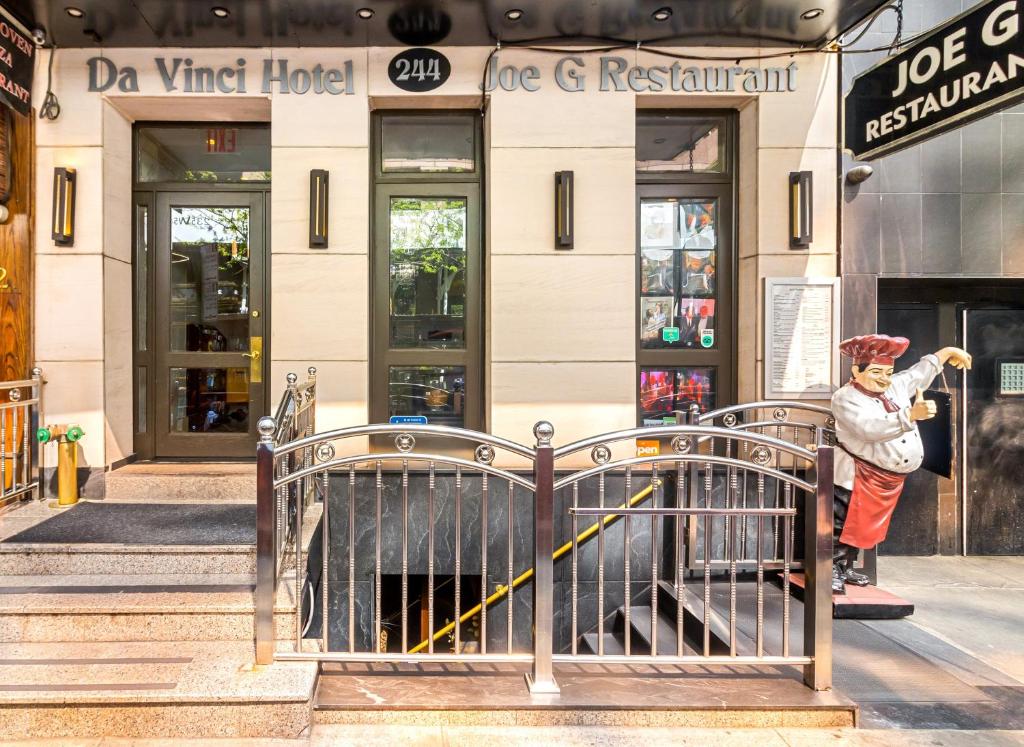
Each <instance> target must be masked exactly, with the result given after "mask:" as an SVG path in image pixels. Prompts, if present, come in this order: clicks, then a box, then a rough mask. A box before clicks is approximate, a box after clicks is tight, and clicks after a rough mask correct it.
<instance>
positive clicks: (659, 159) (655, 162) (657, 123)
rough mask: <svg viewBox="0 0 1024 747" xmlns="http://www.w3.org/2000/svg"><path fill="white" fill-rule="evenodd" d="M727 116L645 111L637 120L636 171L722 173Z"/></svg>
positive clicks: (723, 168) (724, 166) (724, 167)
mask: <svg viewBox="0 0 1024 747" xmlns="http://www.w3.org/2000/svg"><path fill="white" fill-rule="evenodd" d="M725 154H726V150H725V119H724V117H695V116H692V115H679V114H671V113H659V112H644V113H641V114H638V115H637V120H636V170H637V171H638V172H641V173H643V172H646V173H659V172H661V173H722V172H724V171H725V170H726V163H725Z"/></svg>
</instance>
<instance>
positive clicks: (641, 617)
mask: <svg viewBox="0 0 1024 747" xmlns="http://www.w3.org/2000/svg"><path fill="white" fill-rule="evenodd" d="M657 623H658V654H659V655H661V656H675V655H676V653H677V648H676V644H677V638H676V628H675V624H674V621H670V620H669V619H668V618H667V617H666V616H665V612H664V611H660V610H659V612H658V619H657ZM615 632H616V634H618V635H619V637H620V638H621V639H622V640H623V641H625V636H626V632H627V628H626V608H625V607H619V608H618V609H617V610H616V611H615ZM628 632H629V634H630V638H629V653H630V655H633V654H638V655H649V654H650V653H651V648H652V646H651V608H650V607H648V606H646V605H637V604H634V605H632V606H631V607H630V608H629V629H628ZM684 634H685V625H684ZM686 643H692V642H690V641H686ZM622 646H623V644H620V647H622ZM606 650H607V649H606ZM689 653H692V652H691V651H688V650H686V649H685V647H684V654H689Z"/></svg>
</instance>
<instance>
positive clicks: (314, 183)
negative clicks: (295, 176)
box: [309, 169, 329, 249]
mask: <svg viewBox="0 0 1024 747" xmlns="http://www.w3.org/2000/svg"><path fill="white" fill-rule="evenodd" d="M328 176H329V175H328V173H327V171H326V169H312V170H311V171H310V172H309V248H310V249H326V248H327V182H328Z"/></svg>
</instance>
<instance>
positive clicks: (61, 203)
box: [50, 166, 77, 246]
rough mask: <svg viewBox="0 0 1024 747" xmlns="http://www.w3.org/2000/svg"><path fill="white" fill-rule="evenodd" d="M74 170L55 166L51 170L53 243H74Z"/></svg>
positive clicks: (60, 244) (71, 244)
mask: <svg viewBox="0 0 1024 747" xmlns="http://www.w3.org/2000/svg"><path fill="white" fill-rule="evenodd" d="M76 181H77V179H76V178H75V170H74V169H69V168H63V167H61V166H58V167H56V168H55V169H54V170H53V207H52V210H53V215H52V218H51V221H50V225H51V226H52V228H53V243H54V244H57V245H58V246H74V245H75V184H76Z"/></svg>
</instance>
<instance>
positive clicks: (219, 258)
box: [170, 207, 249, 352]
mask: <svg viewBox="0 0 1024 747" xmlns="http://www.w3.org/2000/svg"><path fill="white" fill-rule="evenodd" d="M248 298H249V209H248V208H220V207H218V208H206V207H175V208H173V209H172V210H171V308H170V312H171V349H172V350H175V351H191V352H198V351H245V350H248V349H249V320H248V311H249V308H248Z"/></svg>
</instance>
